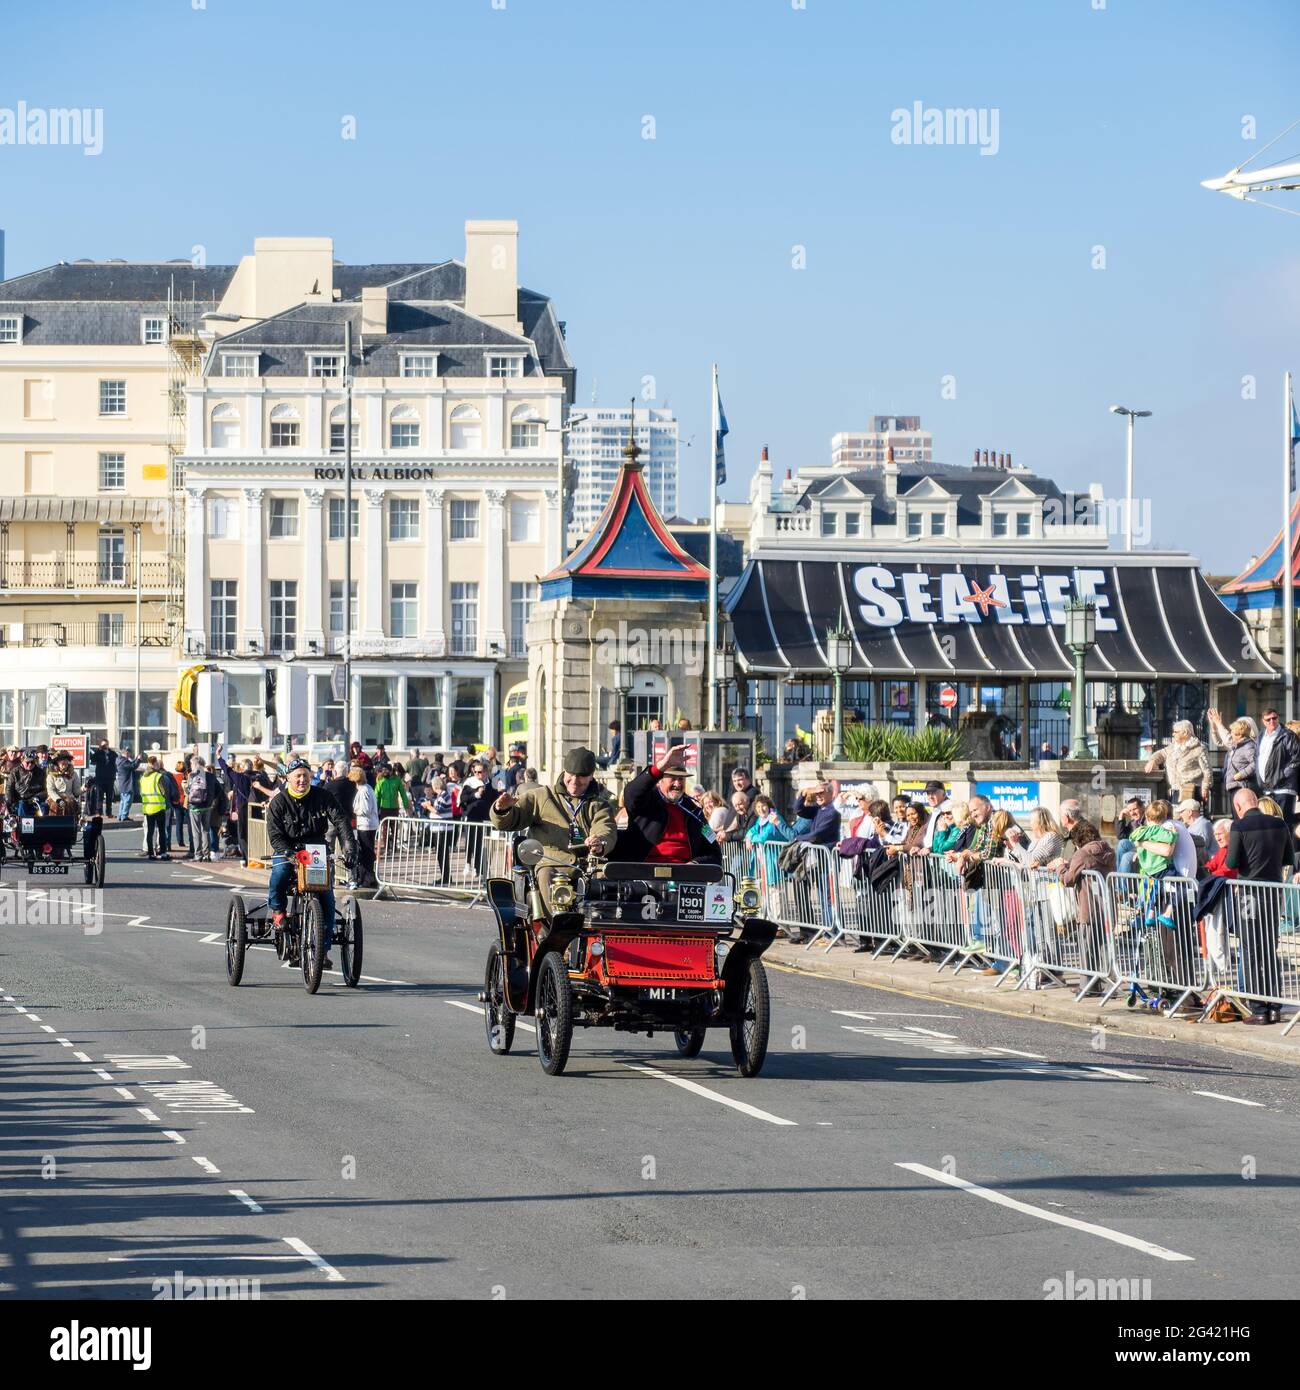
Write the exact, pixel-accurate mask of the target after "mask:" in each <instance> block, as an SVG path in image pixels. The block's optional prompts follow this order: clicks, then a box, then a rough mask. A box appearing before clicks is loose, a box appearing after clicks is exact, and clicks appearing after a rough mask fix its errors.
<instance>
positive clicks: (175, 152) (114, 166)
mask: <svg viewBox="0 0 1300 1390" xmlns="http://www.w3.org/2000/svg"><path fill="white" fill-rule="evenodd" d="M194 3H201V0H134V2H133V3H122V4H114V5H105V4H103V3H101V2H100V0H94V2H93V3H91V0H70V2H69V3H61V4H55V3H52V4H48V5H45V6H24V7H21V8H19V7H6V8H5V12H4V14H3V15H2V16H0V36H2V38H0V42H2V43H3V52H2V53H0V107H5V106H7V107H12V106H15V105H16V104H17V102H18V101H19V100H26V101H27V102H28V103H29V105H44V106H67V105H77V106H90V107H102V108H103V110H104V150H103V153H102V154H101V155H100V156H99V157H98V158H88V157H86V156H85V155H83V154H82V152H81V151H79V150H76V149H35V148H14V147H9V146H0V226H3V227H4V228H5V229H6V231H7V237H8V255H7V260H8V273H9V274H11V275H12V274H15V273H18V272H20V271H22V270H26V269H31V268H33V267H36V266H40V265H45V264H48V263H49V262H51V261H56V260H60V259H68V260H72V259H76V258H78V257H81V256H91V257H96V258H99V257H107V256H122V257H125V258H127V259H131V260H139V259H151V258H164V257H171V256H188V255H189V253H190V248H191V247H192V246H194V245H195V244H201V245H203V246H204V247H206V250H207V256H208V259H209V261H211V262H221V261H234V260H235V259H237V258H238V257H239V256H240V255H241V254H244V253H246V252H248V251H250V250H251V249H252V241H253V238H254V236H256V235H259V234H260V235H276V234H280V235H284V234H294V233H299V234H317V235H323V234H328V235H332V236H333V237H334V241H335V248H336V254H337V255H338V256H339V257H340V258H341V259H344V260H347V261H363V260H403V259H425V258H427V259H430V260H436V259H441V258H443V257H445V256H449V255H452V256H460V255H462V254H463V249H464V247H463V223H464V220H465V219H466V218H467V217H515V218H517V219H518V220H519V223H520V233H521V276H522V279H523V280H524V283H526V284H528V285H529V286H531V287H533V288H536V289H539V290H544V291H546V292H547V293H549V294H551V295H552V296H553V297H554V298H555V300H556V303H557V305H558V307H559V312H560V316H561V317H562V318H564V319H566V320H567V321H568V325H569V341H570V345H571V348H572V351H573V354H574V357H575V360H576V362H577V366H578V370H579V374H580V375H579V388H578V389H579V400H580V401H583V402H586V401H589V400H590V397H591V391H592V387H593V381H598V383H599V392H600V397H601V400H602V401H603V402H608V401H614V400H621V399H626V398H627V397H629V396H630V395H632V394H633V393H634V392H635V391H637V390H638V389H639V386H640V382H641V379H642V377H643V376H644V375H653V376H654V378H655V380H656V384H657V388H658V400H659V401H661V402H662V401H663V400H664V399H665V398H666V399H667V400H668V401H669V403H670V404H671V405H672V407H673V408H674V409H675V410H676V411H677V413H678V415H679V417H680V418H681V420H682V426H683V431H682V432H683V437H684V438H690V437H692V436H694V438H695V445H694V447H692V448H690V449H686V450H684V451H683V454H682V463H683V467H682V474H683V477H682V509H683V510H684V511H690V512H694V511H700V510H702V509H703V508H704V506H705V497H706V490H707V486H706V483H705V481H704V473H705V469H706V466H707V454H706V452H705V440H706V436H707V431H708V369H709V363H710V362H711V361H713V360H716V361H717V362H718V364H719V370H720V373H721V382H722V393H723V400H724V402H725V405H726V410H727V414H728V417H729V419H730V423H731V436H730V439H729V441H728V456H729V460H730V473H731V482H730V483H729V484H728V487H727V488H726V490H725V495H728V496H732V497H741V496H743V495H745V489H746V487H747V484H748V479H749V476H750V473H751V472H752V465H753V462H754V460H755V459H756V458H757V455H758V450H759V447H760V446H761V445H763V444H768V445H770V447H771V450H772V456H773V459H774V461H775V463H776V465H777V467H778V468H785V467H798V466H800V465H802V464H808V463H821V462H825V461H826V459H827V457H828V448H829V439H830V436H831V435H832V434H833V433H834V432H835V431H837V430H841V429H852V428H859V427H861V426H863V425H864V424H865V423H866V422H867V420H868V417H869V416H870V415H871V414H873V413H877V412H879V413H886V412H889V411H894V412H899V413H917V414H920V415H921V416H922V419H923V422H924V423H925V425H926V426H928V427H929V428H931V429H933V431H934V434H935V439H936V453H937V455H938V457H940V458H942V459H945V460H951V461H954V462H966V461H968V460H969V458H970V456H971V452H972V450H973V449H974V448H975V447H977V446H981V447H990V448H996V449H1001V450H1009V451H1011V452H1012V453H1013V455H1014V456H1015V459H1016V461H1017V462H1019V463H1023V464H1025V465H1027V466H1029V467H1031V468H1034V469H1035V470H1037V471H1040V472H1043V473H1045V474H1047V475H1049V476H1051V477H1053V478H1055V479H1056V480H1057V481H1058V482H1059V483H1060V484H1061V485H1062V486H1065V487H1075V488H1082V487H1084V486H1086V485H1087V483H1089V482H1090V481H1092V480H1094V479H1095V480H1098V481H1101V482H1102V483H1104V484H1105V485H1106V487H1107V488H1108V490H1110V491H1113V492H1121V491H1122V486H1123V443H1124V441H1123V426H1122V422H1121V421H1120V420H1118V419H1117V418H1116V417H1113V416H1111V415H1109V414H1108V413H1107V406H1108V405H1109V404H1110V403H1112V402H1115V401H1118V402H1121V403H1124V404H1128V405H1132V406H1135V407H1139V408H1147V409H1151V410H1154V411H1155V415H1154V417H1153V419H1152V420H1150V421H1145V422H1143V424H1142V425H1141V426H1140V427H1139V428H1140V439H1139V450H1138V468H1139V492H1140V493H1143V494H1147V495H1150V496H1151V498H1152V501H1153V506H1154V527H1153V530H1154V536H1155V539H1156V540H1157V541H1160V542H1165V543H1171V544H1177V545H1182V546H1186V547H1187V548H1189V549H1191V550H1192V551H1193V553H1195V554H1196V555H1198V556H1199V557H1200V558H1201V560H1202V562H1203V563H1204V564H1205V565H1206V566H1207V567H1208V568H1210V569H1212V570H1214V571H1216V572H1223V571H1232V570H1235V569H1236V568H1237V567H1238V566H1239V565H1241V564H1242V563H1243V562H1244V561H1245V560H1246V559H1247V557H1248V556H1249V555H1250V553H1251V552H1252V551H1254V550H1257V549H1260V548H1262V546H1263V544H1264V542H1265V540H1266V538H1267V534H1268V533H1269V532H1270V531H1271V530H1272V529H1275V528H1276V526H1277V524H1278V520H1277V518H1278V513H1279V511H1280V502H1279V501H1278V494H1279V488H1280V472H1281V449H1282V445H1281V438H1280V436H1281V416H1282V405H1281V378H1282V373H1283V371H1284V370H1285V369H1287V368H1288V367H1289V368H1290V369H1291V370H1293V371H1295V372H1298V373H1300V333H1298V332H1297V324H1298V322H1300V219H1298V218H1294V217H1290V216H1286V215H1284V214H1282V213H1278V212H1272V211H1268V210H1266V209H1262V208H1257V207H1250V206H1242V205H1239V204H1236V203H1234V202H1232V201H1231V200H1229V199H1227V198H1225V197H1223V196H1222V195H1217V194H1212V193H1209V192H1207V191H1205V190H1204V189H1202V188H1200V187H1199V181H1200V180H1201V179H1203V178H1207V177H1211V176H1213V175H1217V174H1220V173H1223V172H1226V170H1227V169H1229V168H1230V167H1231V166H1233V165H1234V164H1236V163H1239V162H1240V161H1241V160H1242V159H1244V158H1246V157H1247V155H1248V154H1249V153H1251V152H1252V151H1254V150H1255V149H1258V148H1259V146H1260V145H1261V144H1262V143H1263V142H1264V141H1265V140H1267V139H1269V138H1271V137H1272V136H1273V135H1274V134H1276V133H1277V132H1278V131H1279V130H1281V129H1282V128H1283V127H1284V126H1286V125H1287V124H1289V123H1290V122H1291V121H1292V120H1294V119H1295V118H1296V117H1297V116H1300V80H1298V79H1297V77H1296V72H1297V57H1298V56H1300V6H1297V4H1296V3H1295V0H1215V3H1211V2H1210V0H1105V8H1104V9H1101V10H1096V9H1094V8H1093V5H1094V4H1095V3H1097V0H1000V3H996V4H994V3H977V4H972V3H967V0H909V3H906V4H898V3H875V2H874V0H858V2H857V3H855V2H854V0H806V7H805V8H802V9H796V8H795V7H794V6H793V5H792V4H791V0H707V3H706V2H705V0H638V3H630V0H505V8H504V9H499V8H493V4H492V0H372V3H370V4H367V5H355V4H344V3H342V0H313V3H310V4H308V3H305V0H274V3H268V0H256V2H255V0H206V8H202V9H194V8H193V7H192V5H193V4H194ZM497 3H498V4H499V3H500V0H497ZM915 101H921V102H924V103H925V104H926V105H927V106H935V107H983V108H996V110H997V113H998V122H999V130H998V133H999V142H1000V148H999V150H998V153H997V154H996V155H995V156H992V157H989V156H982V155H981V154H980V153H979V151H978V149H976V148H972V147H949V146H920V145H916V146H907V145H896V144H894V143H892V142H891V139H890V131H891V112H892V111H893V110H894V109H895V108H899V107H907V108H910V107H911V105H912V103H913V102H915ZM345 115H353V116H355V117H356V120H357V139H356V140H355V141H351V142H348V141H344V140H343V139H341V138H340V128H341V122H342V119H343V117H344V116H345ZM647 115H649V116H653V117H654V122H655V135H656V138H655V139H654V140H646V139H643V138H642V129H643V125H642V122H643V117H645V116H647ZM1247 115H1251V116H1254V117H1255V119H1256V122H1257V125H1258V130H1259V139H1258V141H1256V142H1255V143H1254V144H1247V143H1246V142H1244V141H1243V140H1242V138H1241V122H1242V118H1243V117H1244V116H1247ZM1297 151H1300V130H1297V131H1296V132H1294V133H1293V135H1292V136H1291V137H1288V139H1287V140H1285V141H1283V142H1282V144H1281V145H1279V146H1276V147H1274V149H1273V150H1272V151H1271V152H1270V153H1269V155H1267V156H1266V157H1265V158H1266V160H1267V161H1270V162H1271V161H1272V159H1273V158H1274V157H1282V156H1290V155H1294V154H1296V153H1297ZM1276 196H1277V198H1278V200H1280V201H1285V200H1287V199H1288V198H1290V199H1291V200H1292V202H1291V206H1293V207H1296V208H1297V209H1300V198H1297V197H1296V195H1287V194H1282V195H1276ZM796 245H800V246H803V247H805V248H806V256H807V268H806V269H804V270H795V269H792V267H791V254H792V247H794V246H796ZM1095 245H1102V246H1104V247H1105V249H1106V259H1107V268H1106V269H1105V270H1104V271H1097V270H1093V269H1092V268H1091V265H1090V260H1091V255H1092V247H1093V246H1095ZM950 374H951V375H953V376H955V377H956V384H957V396H956V399H955V400H943V399H942V398H941V391H940V383H941V380H942V378H943V377H944V376H946V375H950ZM1247 374H1252V375H1254V376H1255V377H1256V378H1257V380H1258V399H1257V400H1255V401H1253V402H1248V401H1243V400H1242V396H1241V379H1242V377H1243V376H1246V375H1247Z"/></svg>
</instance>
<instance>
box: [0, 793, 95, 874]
mask: <svg viewBox="0 0 1300 1390" xmlns="http://www.w3.org/2000/svg"><path fill="white" fill-rule="evenodd" d="M102 828H103V821H102V817H100V816H82V815H75V816H36V815H24V814H22V812H21V811H16V812H12V813H7V814H6V824H5V833H4V836H3V843H2V844H0V865H2V864H3V863H4V861H5V860H6V859H15V860H17V861H18V862H19V863H20V864H23V865H25V866H26V869H27V872H28V874H67V873H68V872H69V870H70V869H71V868H72V865H73V864H74V863H77V862H80V863H81V867H82V873H83V876H84V878H85V881H86V882H87V883H89V884H91V885H92V886H93V887H95V888H102V887H103V886H104V869H105V863H106V860H105V852H104V837H103V834H102V833H101V832H102ZM78 848H80V859H78Z"/></svg>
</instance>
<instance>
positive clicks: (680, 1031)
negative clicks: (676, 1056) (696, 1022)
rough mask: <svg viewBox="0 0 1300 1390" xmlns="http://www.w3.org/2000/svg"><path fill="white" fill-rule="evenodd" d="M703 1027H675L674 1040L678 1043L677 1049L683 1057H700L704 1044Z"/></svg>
mask: <svg viewBox="0 0 1300 1390" xmlns="http://www.w3.org/2000/svg"><path fill="white" fill-rule="evenodd" d="M704 1033H705V1029H703V1028H674V1029H673V1041H674V1042H675V1043H676V1044H677V1051H678V1052H680V1053H681V1054H682V1056H683V1057H698V1056H699V1055H700V1048H702V1047H703V1046H704Z"/></svg>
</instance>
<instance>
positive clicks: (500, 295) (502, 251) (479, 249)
mask: <svg viewBox="0 0 1300 1390" xmlns="http://www.w3.org/2000/svg"><path fill="white" fill-rule="evenodd" d="M465 312H466V313H467V314H473V315H475V316H476V317H477V318H481V319H486V320H487V321H488V322H489V323H492V324H495V325H496V326H497V327H498V328H503V329H505V331H506V332H507V333H516V334H519V335H522V334H523V331H524V328H523V324H521V323H520V322H519V223H518V222H514V221H509V222H466V223H465Z"/></svg>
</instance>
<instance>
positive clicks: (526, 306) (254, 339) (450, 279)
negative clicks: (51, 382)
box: [0, 260, 575, 401]
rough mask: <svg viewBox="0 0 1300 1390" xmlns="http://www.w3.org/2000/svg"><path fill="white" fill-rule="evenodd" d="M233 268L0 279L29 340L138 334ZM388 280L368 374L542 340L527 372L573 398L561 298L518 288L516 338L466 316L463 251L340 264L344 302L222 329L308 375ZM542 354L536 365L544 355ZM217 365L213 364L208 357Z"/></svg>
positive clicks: (460, 367)
mask: <svg viewBox="0 0 1300 1390" xmlns="http://www.w3.org/2000/svg"><path fill="white" fill-rule="evenodd" d="M235 269H236V267H234V266H231V265H221V266H206V267H204V268H202V269H199V268H196V267H195V266H193V265H191V264H190V263H189V261H147V262H125V261H71V262H60V263H59V264H58V265H53V266H46V267H45V268H44V269H43V270H34V271H30V272H28V273H27V274H25V275H17V276H14V277H13V278H12V279H9V280H5V281H3V282H0V313H20V314H21V315H22V317H23V343H24V344H30V345H32V346H38V347H39V346H51V345H75V344H81V343H85V344H96V345H104V344H117V345H134V346H138V345H139V344H140V320H141V318H142V317H144V316H145V315H148V314H156V313H158V312H160V311H161V310H163V309H165V307H166V303H167V290H168V287H169V286H172V287H173V288H174V293H175V295H176V297H177V298H178V299H189V298H193V299H197V300H199V301H200V302H201V303H206V304H210V305H211V306H212V307H214V308H215V307H216V305H217V303H218V302H219V301H220V299H221V296H222V294H223V293H224V292H225V289H226V286H227V285H228V284H229V283H230V279H231V277H232V276H233V275H234V273H235ZM376 285H388V286H389V287H390V288H389V311H388V312H389V330H390V331H389V332H388V333H387V334H386V335H384V336H383V337H376V336H374V335H373V334H372V335H369V336H368V337H367V338H366V341H365V360H364V362H363V363H360V364H359V365H358V367H357V369H356V370H357V374H358V375H360V376H381V375H387V376H397V375H399V371H400V368H399V363H398V354H399V353H401V352H402V351H404V350H408V349H419V348H421V347H437V348H438V349H439V351H440V352H441V353H442V354H443V356H442V358H441V360H440V362H439V374H440V375H442V376H448V377H458V376H469V377H482V376H486V375H487V368H486V363H485V361H484V353H485V350H488V349H491V348H492V347H514V348H519V347H527V346H529V345H531V346H532V347H533V348H534V349H535V354H536V360H534V358H533V357H532V355H530V357H529V358H528V359H526V360H525V363H524V375H525V376H536V375H539V374H545V375H548V376H559V377H562V378H564V380H565V384H566V397H567V399H569V400H570V401H572V399H573V390H574V379H575V371H574V366H573V359H572V358H571V357H570V356H569V350H568V346H567V344H566V343H565V341H564V334H563V332H562V331H561V328H560V323H559V320H558V319H557V317H556V314H555V306H554V305H553V304H552V302H551V300H550V299H548V298H547V296H546V295H544V294H539V293H537V292H536V291H535V290H528V289H524V288H522V287H521V288H520V290H519V294H518V301H517V308H516V313H517V315H518V317H519V321H520V323H521V324H522V326H523V330H524V334H523V336H522V337H518V336H516V335H514V334H512V333H507V332H505V331H504V330H503V329H500V328H497V327H496V326H495V325H493V324H490V323H487V322H485V321H484V320H482V319H479V318H475V317H474V316H473V315H470V314H466V313H465V311H464V307H463V305H464V299H465V267H464V265H463V264H462V263H461V262H460V261H455V260H447V261H442V262H437V263H429V262H411V261H400V262H393V263H383V264H375V265H343V264H340V263H338V262H336V263H335V265H334V288H335V289H336V290H337V291H338V292H339V294H340V300H339V301H337V302H335V303H330V304H311V305H301V306H299V307H297V308H294V309H289V310H287V311H286V312H285V313H283V314H277V315H275V316H274V317H273V318H270V319H267V320H265V321H263V322H262V323H258V324H254V325H252V326H251V327H249V328H245V329H243V330H241V331H240V332H238V333H232V334H229V335H227V336H226V337H225V338H222V339H221V340H220V341H221V343H222V345H223V346H227V347H234V346H236V345H238V346H243V347H250V348H253V347H256V348H259V349H261V350H262V351H263V352H264V354H265V355H264V357H263V360H262V369H263V371H264V372H265V373H266V375H268V376H306V375H307V363H306V350H308V349H320V348H324V347H328V346H331V345H341V343H342V337H343V322H344V320H345V318H349V317H350V318H351V319H352V321H353V331H354V335H355V337H356V340H357V341H359V339H360V328H361V324H360V315H361V310H360V301H361V292H362V290H363V289H366V288H369V287H373V286H376ZM539 364H540V365H539ZM209 366H210V367H211V364H209Z"/></svg>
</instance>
